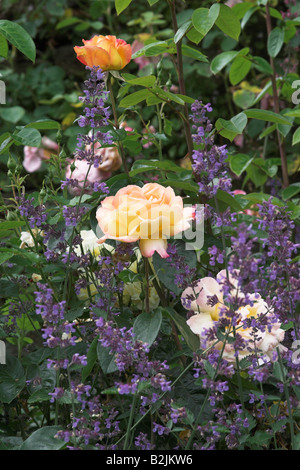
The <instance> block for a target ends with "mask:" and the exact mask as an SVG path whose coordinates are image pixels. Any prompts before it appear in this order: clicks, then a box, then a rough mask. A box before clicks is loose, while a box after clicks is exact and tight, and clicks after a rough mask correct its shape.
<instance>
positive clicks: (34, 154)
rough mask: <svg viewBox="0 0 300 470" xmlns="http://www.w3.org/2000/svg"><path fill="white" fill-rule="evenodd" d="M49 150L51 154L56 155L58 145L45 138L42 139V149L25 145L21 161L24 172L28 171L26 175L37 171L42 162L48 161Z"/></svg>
mask: <svg viewBox="0 0 300 470" xmlns="http://www.w3.org/2000/svg"><path fill="white" fill-rule="evenodd" d="M50 150H52V153H57V152H58V145H57V143H56V142H53V140H51V139H49V137H46V136H44V137H43V138H42V147H30V146H28V145H25V147H24V160H23V166H24V168H25V170H26V171H28V173H34V172H35V171H37V170H39V169H40V168H41V166H42V162H43V161H44V160H49V159H50V157H51V152H50Z"/></svg>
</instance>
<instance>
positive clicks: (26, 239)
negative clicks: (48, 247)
mask: <svg viewBox="0 0 300 470" xmlns="http://www.w3.org/2000/svg"><path fill="white" fill-rule="evenodd" d="M32 234H33V236H34V237H36V236H37V235H41V236H44V232H43V231H41V230H39V229H36V228H33V229H32ZM20 241H21V244H20V248H26V247H29V248H32V247H34V246H35V244H34V239H33V237H32V235H31V233H30V232H21V236H20Z"/></svg>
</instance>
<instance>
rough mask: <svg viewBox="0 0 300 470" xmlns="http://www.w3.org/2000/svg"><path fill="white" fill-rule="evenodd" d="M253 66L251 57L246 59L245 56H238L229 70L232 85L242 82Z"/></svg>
mask: <svg viewBox="0 0 300 470" xmlns="http://www.w3.org/2000/svg"><path fill="white" fill-rule="evenodd" d="M251 67H252V63H251V61H250V60H249V59H246V58H245V57H243V56H238V57H236V58H235V59H234V61H233V63H232V65H231V67H230V71H229V80H230V83H231V84H232V85H237V84H238V83H240V82H241V81H242V80H243V78H245V77H246V75H247V74H248V72H249V70H250V69H251Z"/></svg>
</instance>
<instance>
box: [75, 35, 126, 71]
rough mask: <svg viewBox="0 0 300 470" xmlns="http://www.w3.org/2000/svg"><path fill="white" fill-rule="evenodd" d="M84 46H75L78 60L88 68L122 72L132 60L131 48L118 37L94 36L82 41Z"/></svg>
mask: <svg viewBox="0 0 300 470" xmlns="http://www.w3.org/2000/svg"><path fill="white" fill-rule="evenodd" d="M82 42H83V43H84V46H81V47H79V46H75V47H74V51H75V52H76V54H77V59H78V60H80V62H82V63H83V64H84V65H87V66H88V67H94V66H95V67H100V68H101V70H103V71H104V72H105V71H107V70H121V69H123V68H124V67H125V66H126V65H127V64H128V63H129V62H130V60H131V46H130V44H127V43H126V42H125V41H124V40H123V39H117V38H116V36H101V35H99V36H94V37H93V38H92V39H90V40H88V41H85V40H84V39H83V40H82Z"/></svg>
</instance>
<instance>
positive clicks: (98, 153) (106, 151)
mask: <svg viewBox="0 0 300 470" xmlns="http://www.w3.org/2000/svg"><path fill="white" fill-rule="evenodd" d="M120 127H121V128H124V129H125V131H126V132H133V129H132V127H129V126H127V124H126V122H122V124H121V125H120ZM86 150H91V145H87V146H86ZM94 155H95V157H101V161H100V164H99V167H98V168H99V170H101V171H103V172H105V171H107V172H112V171H116V170H118V169H119V168H120V167H121V165H122V158H121V156H120V154H119V151H118V148H117V147H103V148H102V147H101V144H100V143H99V142H96V143H95V144H94Z"/></svg>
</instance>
